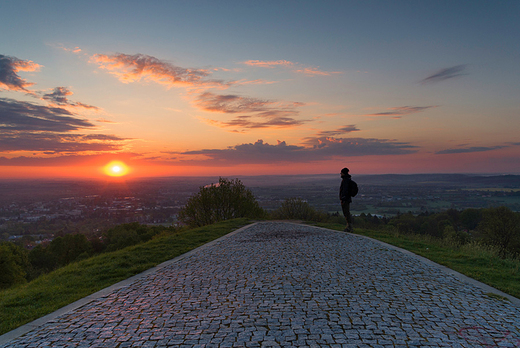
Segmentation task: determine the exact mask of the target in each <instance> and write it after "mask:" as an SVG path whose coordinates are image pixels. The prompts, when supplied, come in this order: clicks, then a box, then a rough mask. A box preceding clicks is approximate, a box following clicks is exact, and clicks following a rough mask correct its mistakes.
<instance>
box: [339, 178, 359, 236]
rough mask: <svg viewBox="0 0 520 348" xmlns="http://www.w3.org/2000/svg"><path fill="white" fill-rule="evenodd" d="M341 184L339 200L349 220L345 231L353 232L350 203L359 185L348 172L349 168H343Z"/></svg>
mask: <svg viewBox="0 0 520 348" xmlns="http://www.w3.org/2000/svg"><path fill="white" fill-rule="evenodd" d="M341 179H343V180H341V186H340V187H339V200H340V201H341V208H342V209H343V215H344V216H345V219H346V220H347V226H346V227H345V230H344V231H345V232H352V216H351V215H350V203H352V197H354V196H355V195H357V191H358V187H357V184H356V183H355V182H354V181H353V180H352V177H351V176H350V175H349V173H348V168H343V169H342V170H341Z"/></svg>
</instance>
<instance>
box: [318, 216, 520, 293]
mask: <svg viewBox="0 0 520 348" xmlns="http://www.w3.org/2000/svg"><path fill="white" fill-rule="evenodd" d="M315 225H316V226H320V227H325V228H330V229H333V230H339V231H343V229H344V228H345V227H344V225H342V224H337V223H316V224H315ZM354 232H355V233H356V234H360V235H364V236H367V237H371V238H374V239H377V240H380V241H382V242H385V243H388V244H392V245H395V246H397V247H400V248H403V249H406V250H409V251H411V252H413V253H415V254H417V255H421V256H423V257H426V258H428V259H430V260H432V261H434V262H436V263H439V264H441V265H444V266H446V267H448V268H451V269H453V270H455V271H457V272H459V273H462V274H465V275H466V276H468V277H471V278H473V279H476V280H478V281H480V282H482V283H485V284H488V285H490V286H492V287H494V288H496V289H499V290H501V291H503V292H505V293H507V294H509V295H512V296H515V297H518V298H520V260H518V259H505V260H504V259H501V258H500V257H498V255H497V252H496V251H494V250H493V249H492V248H490V247H485V246H482V245H480V244H478V243H469V244H466V245H464V246H462V247H457V246H454V245H452V244H450V243H448V242H446V241H444V240H442V239H435V238H432V237H429V236H422V235H403V234H401V235H399V234H398V233H396V232H392V231H373V230H366V229H355V230H354ZM497 296H498V295H497Z"/></svg>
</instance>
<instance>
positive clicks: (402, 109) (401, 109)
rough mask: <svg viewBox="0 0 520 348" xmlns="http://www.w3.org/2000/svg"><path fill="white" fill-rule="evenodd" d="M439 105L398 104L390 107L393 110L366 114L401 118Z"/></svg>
mask: <svg viewBox="0 0 520 348" xmlns="http://www.w3.org/2000/svg"><path fill="white" fill-rule="evenodd" d="M436 107H437V105H431V106H398V107H395V108H389V110H391V111H385V112H378V113H375V114H366V115H364V116H392V117H393V118H401V117H402V116H404V115H409V114H414V113H417V112H421V111H424V110H427V109H431V108H436Z"/></svg>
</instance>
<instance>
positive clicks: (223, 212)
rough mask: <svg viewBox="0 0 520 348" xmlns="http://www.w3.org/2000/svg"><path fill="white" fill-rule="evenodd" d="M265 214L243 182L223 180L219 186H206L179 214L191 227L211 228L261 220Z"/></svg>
mask: <svg viewBox="0 0 520 348" xmlns="http://www.w3.org/2000/svg"><path fill="white" fill-rule="evenodd" d="M263 215H264V210H263V209H262V208H261V207H260V205H259V204H258V202H257V201H256V199H255V197H254V195H253V193H252V192H251V191H250V190H249V189H247V188H246V187H245V186H244V184H242V182H241V181H240V180H239V179H235V180H228V179H225V178H219V181H218V183H217V184H214V185H208V186H202V187H200V189H199V192H198V193H196V194H195V195H193V196H192V197H190V198H189V199H188V202H186V205H185V206H184V207H183V208H182V209H181V210H180V211H179V215H178V217H179V220H180V221H182V222H183V223H185V224H187V225H188V226H191V227H198V226H205V225H210V224H213V223H215V222H218V221H222V220H228V219H234V218H239V217H248V218H259V217H262V216H263Z"/></svg>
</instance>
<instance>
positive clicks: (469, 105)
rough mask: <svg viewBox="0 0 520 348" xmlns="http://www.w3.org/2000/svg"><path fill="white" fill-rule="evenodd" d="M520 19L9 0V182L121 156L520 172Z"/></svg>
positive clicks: (435, 6)
mask: <svg viewBox="0 0 520 348" xmlns="http://www.w3.org/2000/svg"><path fill="white" fill-rule="evenodd" d="M519 15H520V1H513V0H511V1H496V0H490V1H480V0H472V1H452V0H450V1H442V0H435V1H433V0H432V1H400V0H396V1H348V0H345V1H326V0H321V1H304V0H300V1H269V0H267V1H255V2H253V1H198V0H190V1H183V0H182V1H181V0H179V1H154V0H150V1H132V0H128V1H106V0H105V1H75V0H68V1H58V0H56V1H25V0H16V1H10V0H7V1H2V5H1V11H0V31H1V32H2V39H1V40H0V178H39V177H41V178H49V177H52V178H61V177H72V178H74V177H77V178H80V177H81V178H82V177H91V178H101V177H103V176H104V175H106V172H104V171H103V168H105V166H106V165H107V164H108V163H109V162H111V161H119V163H122V164H123V165H126V167H125V171H124V173H125V174H126V173H128V175H129V176H134V177H143V176H175V175H197V176H214V175H220V176H231V175H266V174H325V173H327V174H329V173H339V172H340V170H341V168H343V167H348V168H349V169H350V172H351V174H353V175H355V174H386V173H393V174H412V173H477V174H520V136H519V135H518V133H519V132H518V130H519V129H520V117H519V116H520V64H519V62H520V40H519V35H520V34H519V33H520V21H519V20H518V18H519ZM118 170H120V168H119V167H118ZM120 173H123V172H120Z"/></svg>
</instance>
